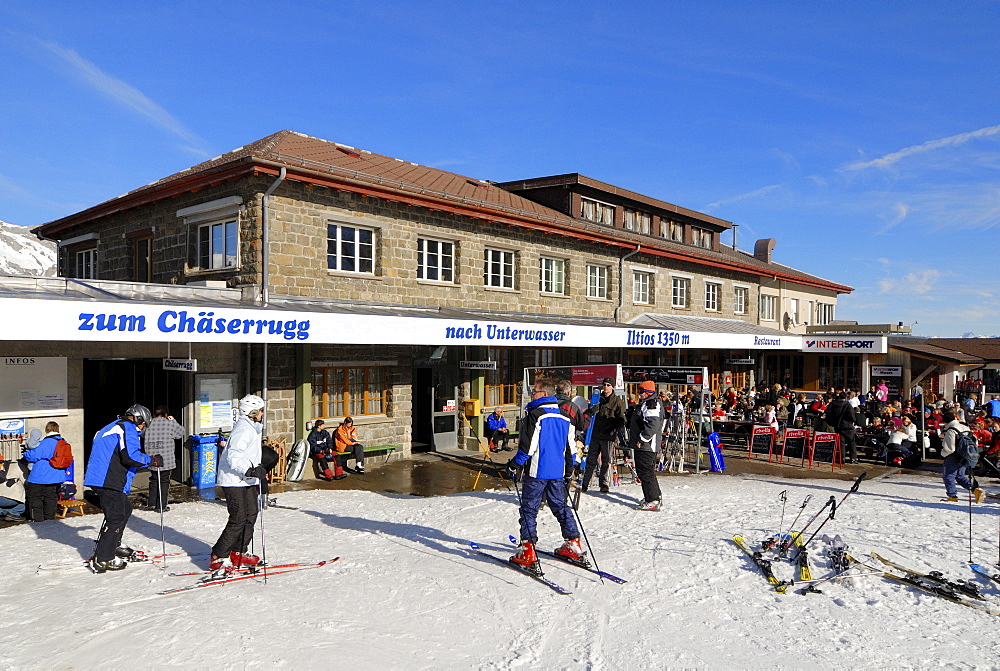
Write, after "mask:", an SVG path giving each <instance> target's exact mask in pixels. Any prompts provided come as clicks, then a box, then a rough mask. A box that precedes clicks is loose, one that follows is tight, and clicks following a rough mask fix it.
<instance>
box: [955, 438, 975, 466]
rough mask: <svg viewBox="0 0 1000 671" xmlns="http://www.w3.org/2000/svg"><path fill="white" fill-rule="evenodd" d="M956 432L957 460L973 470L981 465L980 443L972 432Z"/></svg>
mask: <svg viewBox="0 0 1000 671" xmlns="http://www.w3.org/2000/svg"><path fill="white" fill-rule="evenodd" d="M952 430H953V431H954V432H955V458H956V459H958V460H959V462H961V464H962V465H963V466H965V467H966V468H968V469H973V468H975V467H976V464H978V463H979V442H978V441H976V437H975V436H973V435H972V432H971V431H959V430H958V429H954V428H953V429H952Z"/></svg>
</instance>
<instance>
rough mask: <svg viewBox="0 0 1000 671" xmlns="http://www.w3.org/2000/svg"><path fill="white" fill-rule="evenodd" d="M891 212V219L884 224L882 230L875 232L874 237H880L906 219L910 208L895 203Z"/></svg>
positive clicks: (904, 204)
mask: <svg viewBox="0 0 1000 671" xmlns="http://www.w3.org/2000/svg"><path fill="white" fill-rule="evenodd" d="M892 212H893V217H892V219H890V220H889V221H888V222H886V223H885V225H884V226H882V228H880V229H878V230H877V231H875V235H882V234H883V233H885V232H886V231H888V230H890V229H892V228H895V227H896V225H898V224H899V223H900V222H901V221H903V219H906V215H907V214H909V213H910V208H909V206H908V205H907V204H906V203H896V204H895V205H893V206H892Z"/></svg>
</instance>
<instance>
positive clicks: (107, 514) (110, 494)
mask: <svg viewBox="0 0 1000 671" xmlns="http://www.w3.org/2000/svg"><path fill="white" fill-rule="evenodd" d="M149 420H150V412H149V408H147V407H146V406H144V405H139V404H138V403H136V404H135V405H133V406H131V407H130V408H129V409H128V410H126V411H125V416H124V417H123V418H121V419H116V420H115V421H113V422H111V423H110V424H108V425H107V426H105V427H104V428H103V429H101V430H100V431H98V432H97V434H96V435H95V436H94V442H93V444H92V446H91V450H90V459H89V460H88V461H87V474H86V477H85V478H84V480H83V484H84V485H86V486H88V487H90V488H91V489H92V490H93V491H94V493H95V494H97V497H98V499H99V500H100V506H101V510H102V511H103V512H104V524H103V525H102V527H101V532H100V535H99V536H98V538H97V549H96V550H95V551H94V556H93V557H92V558H91V560H90V567H91V569H93V571H94V573H104V572H105V571H120V570H121V569H123V568H125V567H126V566H128V563H127V562H125V561H124V560H123V559H122V558H121V557H117V556H116V551H117V550H118V546H119V545H121V541H122V534H124V533H125V525H127V524H128V520H129V517H131V516H132V504H131V503H130V502H129V500H128V497H127V496H126V494H128V493H129V492H130V491H132V478H133V477H135V472H136V470H137V469H139V468H146V467H148V466H162V465H163V458H162V457H160V456H159V455H156V456H153V457H151V456H149V455H148V454H146V453H145V452H143V451H142V448H141V446H140V444H139V434H141V433H142V431H143V429H145V428H146V427H147V426H149Z"/></svg>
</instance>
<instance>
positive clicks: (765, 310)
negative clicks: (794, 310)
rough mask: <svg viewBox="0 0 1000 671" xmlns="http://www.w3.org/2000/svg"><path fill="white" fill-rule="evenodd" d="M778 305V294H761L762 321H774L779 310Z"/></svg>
mask: <svg viewBox="0 0 1000 671" xmlns="http://www.w3.org/2000/svg"><path fill="white" fill-rule="evenodd" d="M777 306H778V297H777V296H761V297H760V319H761V321H766V322H773V321H774V315H775V313H776V312H777Z"/></svg>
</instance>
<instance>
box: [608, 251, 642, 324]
mask: <svg viewBox="0 0 1000 671" xmlns="http://www.w3.org/2000/svg"><path fill="white" fill-rule="evenodd" d="M640 249H642V245H636V246H635V249H634V250H632V251H631V252H629V253H628V254H626V255H625V256H623V257H621V258H620V259H618V307H616V308H615V323H616V324H617V323H618V315H619V314H620V313H621V311H622V308H623V307H625V260H626V259H629V258H631V257H633V256H635V255H636V254H638V253H639V250H640Z"/></svg>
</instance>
